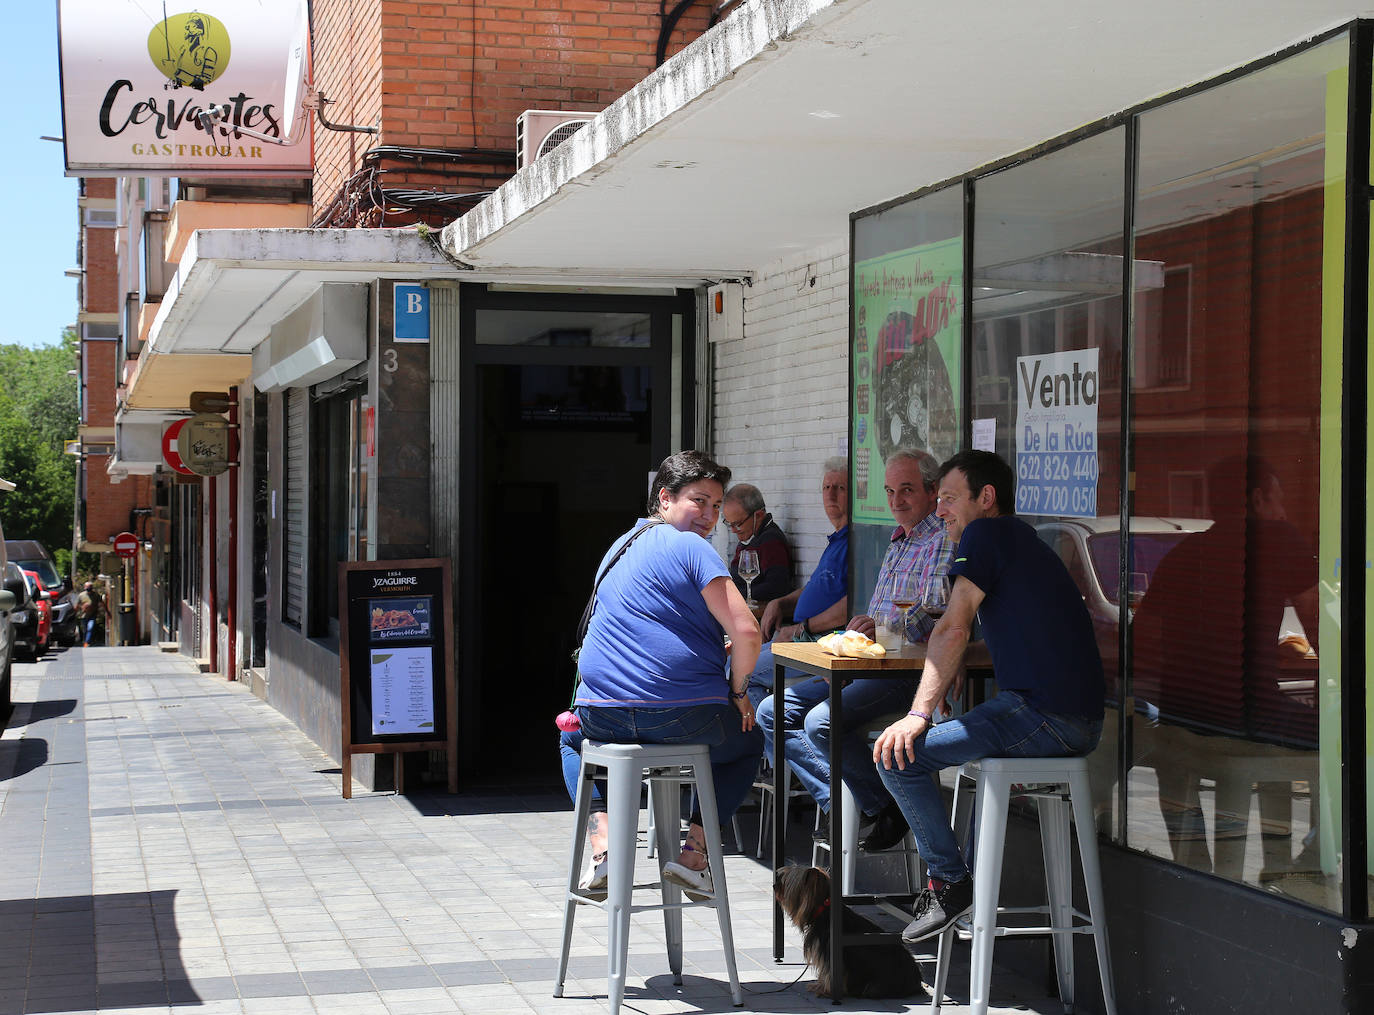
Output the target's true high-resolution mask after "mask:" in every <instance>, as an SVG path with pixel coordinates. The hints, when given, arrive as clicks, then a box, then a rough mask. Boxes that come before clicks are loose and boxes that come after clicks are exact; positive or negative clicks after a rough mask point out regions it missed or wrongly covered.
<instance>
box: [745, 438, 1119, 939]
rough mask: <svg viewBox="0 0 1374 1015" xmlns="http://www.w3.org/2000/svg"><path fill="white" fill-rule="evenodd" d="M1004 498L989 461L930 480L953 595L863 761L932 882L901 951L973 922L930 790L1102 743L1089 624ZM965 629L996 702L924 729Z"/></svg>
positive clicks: (961, 870) (978, 458)
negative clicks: (990, 762) (988, 768)
mask: <svg viewBox="0 0 1374 1015" xmlns="http://www.w3.org/2000/svg"><path fill="white" fill-rule="evenodd" d="M1013 486H1014V477H1013V473H1012V470H1011V466H1010V465H1008V464H1007V463H1006V462H1005V461H1004V460H1003V459H1001V458H999V457H998V456H997V455H995V454H993V453H992V452H990V451H963V452H960V453H959V454H957V455H955V456H954V457H953V458H951V459H950V460H949V461H947V462H945V463H944V465H942V466H940V474H939V496H938V506H937V507H936V514H937V515H938V517H939V518H940V519H941V520H942V521H943V523H944V525H945V527H946V529H947V531H948V533H949V538H950V540H951V541H952V542H954V544H955V551H954V561H953V563H952V564H951V565H950V568H949V576H950V578H951V579H953V582H954V588H953V590H952V591H951V593H950V599H949V609H948V610H947V611H946V612H945V615H944V616H943V617H941V618H940V621H939V623H937V624H936V625H935V629H934V630H933V631H932V632H931V633H930V640H929V644H928V648H927V650H926V662H925V668H924V670H923V672H922V674H921V680H920V684H919V686H918V688H917V691H916V697H915V700H914V701H913V702H912V704H911V709H910V711H909V712H907V714H906V717H905V718H903V719H900V720H898V721H897V722H895V723H893V724H892V725H891V726H889V727H888V728H887V729H885V730H884V731H883V732H882V734H881V735H880V736H879V737H878V742H877V744H876V746H875V747H874V748H873V762H874V764H875V765H876V766H877V772H878V774H879V775H880V776H881V778H882V781H883V784H884V785H885V786H886V787H887V789H888V792H890V793H891V794H892V796H893V798H894V799H895V800H896V801H897V803H898V805H899V806H900V807H901V810H902V815H903V816H904V817H905V818H906V820H907V822H908V823H909V824H910V825H911V829H912V832H913V833H914V834H915V836H916V849H917V852H919V853H920V854H921V859H923V860H924V861H925V862H926V866H927V867H928V868H929V870H930V882H929V885H928V886H927V888H926V889H925V890H924V891H922V892H921V894H920V895H918V896H917V897H916V907H915V911H914V913H913V919H912V921H911V923H910V924H909V925H908V926H907V928H906V930H905V931H903V932H902V940H903V941H906V942H908V943H912V942H916V941H921V940H923V939H925V938H928V937H932V936H933V935H935V934H938V933H940V932H941V931H942V930H944V929H945V928H946V927H948V926H949V925H950V924H952V923H954V922H955V921H956V920H958V919H959V917H961V916H963V915H964V914H965V913H967V912H968V911H969V910H971V909H972V908H973V879H972V877H971V876H970V875H969V869H968V865H967V864H966V863H965V862H964V857H963V854H962V853H961V852H960V851H959V844H958V843H957V842H956V841H955V838H954V833H953V831H952V830H951V829H950V825H949V814H948V812H947V811H946V809H945V803H944V799H943V797H941V795H940V786H939V783H937V782H936V781H935V780H934V779H932V778H931V776H932V775H934V774H935V773H936V772H939V771H940V770H941V769H944V768H949V767H951V766H954V765H961V764H963V763H964V762H966V761H975V760H977V759H979V758H989V757H1020V758H1053V757H1065V756H1071V755H1083V754H1087V753H1088V752H1090V751H1091V750H1092V749H1093V748H1094V747H1096V746H1097V741H1098V739H1099V737H1101V735H1102V714H1103V708H1102V697H1103V693H1104V684H1103V678H1102V660H1101V658H1100V657H1099V655H1098V652H1097V638H1096V637H1095V636H1094V634H1093V624H1092V619H1091V618H1090V617H1089V616H1088V610H1087V607H1086V606H1084V605H1083V596H1082V593H1080V592H1079V591H1078V586H1077V585H1075V584H1074V581H1073V578H1072V577H1071V576H1070V575H1069V572H1068V570H1067V569H1066V568H1065V567H1064V563H1063V561H1061V560H1060V559H1059V555H1058V554H1056V553H1055V552H1054V550H1053V549H1051V548H1050V547H1049V546H1048V545H1046V544H1045V543H1044V542H1043V541H1042V540H1041V539H1040V537H1039V536H1038V535H1037V534H1036V531H1035V529H1034V528H1032V527H1031V526H1030V525H1027V524H1026V523H1025V522H1023V521H1022V520H1021V519H1019V518H1017V517H1016V515H1015V510H1016V507H1015V505H1016V502H1015V499H1014V491H1013ZM975 616H977V618H978V620H979V622H980V624H981V625H982V633H983V638H984V639H985V641H986V642H987V646H988V651H989V652H990V653H991V655H992V664H993V667H994V668H995V669H996V671H997V687H998V693H997V695H996V697H994V698H993V699H992V700H991V701H987V702H984V703H983V704H981V705H979V706H977V707H976V708H973V709H971V710H970V711H968V712H966V713H965V714H964V715H961V716H959V717H958V718H956V719H950V720H948V721H947V722H942V723H940V724H939V725H933V723H934V718H933V716H934V714H935V712H936V711H937V710H939V709H941V708H942V707H944V708H945V709H946V710H947V709H948V705H947V695H949V694H951V692H952V693H954V694H957V693H958V692H959V689H960V684H961V683H962V674H963V660H964V652H965V650H966V648H967V647H968V642H969V637H970V632H971V629H972V626H973V619H974V617H975ZM759 719H760V722H762V719H763V717H762V716H760V717H759Z"/></svg>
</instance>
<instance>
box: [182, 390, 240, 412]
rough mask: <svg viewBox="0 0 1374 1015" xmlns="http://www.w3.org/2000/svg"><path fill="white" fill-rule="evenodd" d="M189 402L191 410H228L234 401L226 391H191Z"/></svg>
mask: <svg viewBox="0 0 1374 1015" xmlns="http://www.w3.org/2000/svg"><path fill="white" fill-rule="evenodd" d="M190 404H191V411H192V412H228V411H229V409H230V408H231V407H232V406H233V404H234V402H233V399H231V398H230V397H229V392H227V391H193V392H191V398H190Z"/></svg>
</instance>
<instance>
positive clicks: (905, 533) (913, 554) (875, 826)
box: [758, 450, 953, 852]
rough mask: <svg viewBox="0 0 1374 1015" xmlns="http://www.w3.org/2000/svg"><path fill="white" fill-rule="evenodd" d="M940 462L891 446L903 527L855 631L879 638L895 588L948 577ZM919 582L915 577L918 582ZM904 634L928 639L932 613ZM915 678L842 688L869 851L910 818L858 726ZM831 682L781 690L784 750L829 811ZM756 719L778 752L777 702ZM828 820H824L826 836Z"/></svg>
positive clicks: (847, 768) (895, 703) (896, 838)
mask: <svg viewBox="0 0 1374 1015" xmlns="http://www.w3.org/2000/svg"><path fill="white" fill-rule="evenodd" d="M939 465H940V463H939V462H937V461H936V460H935V458H934V457H933V456H931V455H929V454H927V453H926V452H924V451H907V450H898V451H894V452H893V453H892V455H891V456H890V457H889V458H888V460H887V463H886V468H885V470H884V473H883V487H884V489H885V490H886V491H887V506H888V510H889V511H891V512H892V517H893V519H894V520H895V521H896V522H897V525H898V528H896V529H895V530H893V533H892V542H891V543H889V544H888V547H887V553H886V554H885V555H884V557H883V563H882V567H881V568H880V569H879V571H878V578H877V581H876V583H875V585H874V588H873V598H872V599H871V600H869V604H868V613H866V614H860V615H859V616H857V617H855V618H853V619H852V620H851V621H850V622H849V627H850V629H852V630H855V631H860V632H862V633H863V634H866V635H868V636H869V637H870V638H871V637H873V636H874V633H875V631H876V628H877V620H876V619H875V618H878V617H886V616H888V615H889V613H890V612H891V611H892V595H893V590H894V589H896V588H906V589H908V594H911V593H913V592H914V594H915V595H916V596H917V597H919V596H920V594H921V592H922V591H923V590H924V589H925V587H926V583H927V582H929V581H930V579H931V578H932V577H933V576H936V575H945V574H946V573H947V572H948V570H949V566H950V562H951V559H952V557H953V546H952V545H951V544H950V542H949V539H948V537H947V536H946V534H945V526H944V523H943V522H941V521H940V519H938V518H937V517H936V516H935V502H936V497H935V493H936V476H937V474H938V471H939ZM913 579H914V581H913ZM905 621H906V632H907V637H908V638H909V639H910V640H912V641H924V640H925V638H926V636H927V635H929V634H930V630H931V628H933V627H934V626H935V620H934V618H931V617H928V616H925V615H924V614H922V613H921V612H920V611H919V610H908V611H907V614H906V617H905ZM916 681H917V678H916V677H914V676H913V677H911V678H909V679H902V680H890V679H881V680H878V679H863V678H858V679H855V680H854V681H852V682H851V683H850V684H849V685H848V686H847V687H845V688H844V691H843V698H844V725H845V729H844V735H845V736H847V737H849V738H850V740H849V741H848V742H846V744H845V748H844V758H845V762H844V772H843V776H844V781H845V785H847V786H848V787H849V789H850V792H852V793H853V794H854V798H855V800H857V801H858V804H859V806H860V808H862V810H863V813H864V817H863V820H862V821H861V822H860V826H859V828H860V832H861V833H862V834H863V838H862V839H861V841H860V843H859V845H860V847H861V848H862V849H864V850H866V851H868V852H876V851H878V850H883V849H889V848H891V847H892V846H895V845H896V844H897V843H898V842H900V841H901V839H902V836H904V835H905V834H906V830H907V823H906V819H905V818H903V817H902V812H901V810H900V809H899V808H898V807H897V804H896V802H895V801H894V800H893V799H892V797H891V796H890V795H889V794H888V792H887V789H886V787H884V786H883V782H882V779H880V778H879V777H878V772H877V769H876V768H875V767H874V765H873V763H872V761H871V760H870V758H869V754H870V752H869V750H868V746H867V744H865V743H864V742H863V740H862V738H861V731H863V730H864V729H866V728H867V727H868V726H869V725H870V724H871V723H872V722H873V720H874V719H876V718H877V717H879V716H882V715H888V714H890V713H892V712H902V711H905V710H906V708H907V706H908V704H909V703H910V702H911V698H912V695H913V694H915V692H916ZM829 698H830V685H829V684H828V683H827V682H826V680H825V678H823V677H813V678H811V679H810V680H805V681H801V682H799V683H796V684H793V685H792V686H791V687H789V688H788V689H787V691H786V693H785V694H784V695H783V716H782V735H783V754H784V756H785V757H786V758H787V761H788V764H790V765H791V766H792V770H793V771H794V772H796V774H797V778H798V779H799V780H800V781H801V783H802V785H803V786H805V787H806V789H807V791H808V792H809V793H810V794H811V795H812V796H813V797H814V798H815V799H816V802H817V803H818V804H819V805H820V807H821V809H822V810H823V811H825V812H826V813H829V810H830V803H831V801H830V763H829V757H830V735H831V731H830V701H829ZM758 724H759V727H760V728H761V729H762V730H763V735H764V740H765V743H766V746H765V748H764V754H765V757H767V756H769V755H770V754H771V752H772V749H773V740H772V738H773V731H774V729H775V728H776V725H775V716H774V715H773V699H772V698H771V697H770V698H766V699H765V700H764V701H763V702H762V703H761V704H760V705H759V708H758ZM824 828H825V825H824V823H822V831H819V832H817V834H818V835H823V834H824Z"/></svg>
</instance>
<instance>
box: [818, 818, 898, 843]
mask: <svg viewBox="0 0 1374 1015" xmlns="http://www.w3.org/2000/svg"><path fill="white" fill-rule="evenodd" d="M881 819H882V812H881V811H879V812H878V813H877V814H865V815H864V816H863V817H862V818H860V819H859V835H861V836H863V835H869V834H871V833H872V831H873V829H874V826H876V825H877V824H878V822H879V821H880V820H881ZM903 834H905V832H903ZM811 841H812V842H818V843H820V844H821V845H822V846H829V845H830V815H829V814H826V813H825V812H824V811H822V812H821V823H820V827H818V828H817V829H816V830H815V831H813V832H812V833H811Z"/></svg>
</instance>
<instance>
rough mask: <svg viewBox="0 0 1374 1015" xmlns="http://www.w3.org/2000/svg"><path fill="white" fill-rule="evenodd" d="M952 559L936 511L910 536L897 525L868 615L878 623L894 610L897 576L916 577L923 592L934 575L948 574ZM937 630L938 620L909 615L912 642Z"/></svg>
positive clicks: (918, 612) (908, 633)
mask: <svg viewBox="0 0 1374 1015" xmlns="http://www.w3.org/2000/svg"><path fill="white" fill-rule="evenodd" d="M953 560H954V547H953V545H951V544H950V541H949V536H948V535H947V534H946V532H945V523H944V522H942V521H941V520H940V519H939V518H938V517H936V515H935V512H933V511H932V512H931V513H930V514H928V515H926V516H925V517H924V518H922V519H921V520H920V521H919V522H917V523H916V527H915V528H914V529H912V530H911V532H910V534H908V533H907V532H906V530H905V529H903V528H901V527H900V526H898V528H897V529H896V530H895V531H894V532H893V533H892V542H890V543H889V544H888V546H887V553H886V554H885V555H884V556H883V566H882V567H880V568H879V569H878V580H877V581H876V582H874V584H873V598H872V599H871V600H870V601H869V603H868V615H869V616H870V617H873V618H874V619H875V620H876V619H878V618H880V617H882V616H884V615H886V614H887V613H888V612H889V611H890V610H891V609H892V592H893V588H894V587H895V585H896V579H897V577H898V576H901V575H912V576H914V577H915V578H916V586H915V587H916V588H917V589H921V590H924V589H925V587H926V584H927V583H928V582H929V581H930V578H931V576H932V575H942V574H948V573H949V566H950V564H951V563H952V562H953ZM934 627H935V618H934V617H930V616H927V615H926V614H925V613H923V612H922V611H921V610H912V611H910V612H909V613H908V614H907V622H906V636H907V639H908V640H909V641H913V642H915V641H925V640H926V638H928V637H929V636H930V632H931V629H932V628H934Z"/></svg>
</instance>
